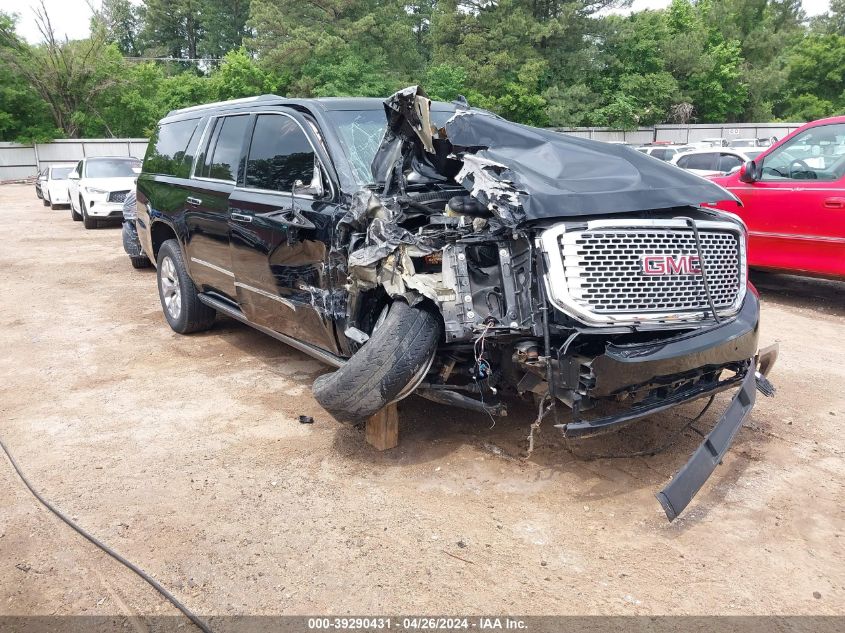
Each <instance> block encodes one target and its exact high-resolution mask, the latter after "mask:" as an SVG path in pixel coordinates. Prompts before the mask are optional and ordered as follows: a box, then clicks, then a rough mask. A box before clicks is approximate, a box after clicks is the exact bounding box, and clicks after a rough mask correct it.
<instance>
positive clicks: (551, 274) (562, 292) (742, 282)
mask: <svg viewBox="0 0 845 633" xmlns="http://www.w3.org/2000/svg"><path fill="white" fill-rule="evenodd" d="M696 225H697V226H698V228H699V230H701V229H704V230H708V229H711V230H719V231H730V232H732V233H735V234H736V235H737V238H738V242H739V253H740V263H739V292H737V296H736V300H735V301H734V303H733V305H731V306H729V307H728V308H726V309H723V310H719V311H718V313H719V316H720V317H723V318H730V317H732V316H735V315H736V314H737V313H738V312H739V309H740V308H741V307H742V304H743V302H744V301H745V295H746V292H747V287H748V254H747V248H748V247H747V237H746V230H745V227H744V226H743V225H741V224H738V223H736V222H732V221H730V220H725V221H713V220H700V221H696ZM581 226H582V227H583V225H581ZM644 228H653V229H670V230H671V229H686V230H689V229H690V227H689V224H687V222H686V220H682V219H665V220H661V219H654V220H645V219H643V220H630V219H607V220H593V221H591V222H587V228H586V229H583V228H580V227H579V228H578V229H573V231H572V232H573V233H584V232H589V231H592V230H601V229H644ZM564 233H567V230H566V225H565V224H559V225H557V226H553V227H551V228H549V229H546V230H545V231H543V233H542V234H541V235H540V237H539V238H538V240H537V243H538V247H539V248H540V249H541V250H542V251H543V253H544V254H545V256H546V258H547V261H548V263H549V266H548V270H547V271H546V274H545V275H543V283H544V284H545V287H546V296H547V297H548V298H549V301H550V302H551V304H552V305H553V306H554V307H555V308H557V309H558V310H560V311H561V312H563V313H564V314H567V315H569V316H571V317H572V318H574V319H577V320H578V321H581V322H582V323H585V324H586V325H591V326H608V325H625V326H638V325H660V326H663V327H682V326H686V327H689V326H691V325H696V324H699V325H704V324H708V323H709V322H710V321H711V320H712V315H711V313H710V311H709V310H702V311H697V312H671V311H670V312H642V313H633V314H619V315H615V314H597V313H595V312H593V311H591V310H588V309H586V308H584V307H583V306H582V305H580V304H578V303H577V302H576V301H574V300H573V299H571V295H570V293H569V284H568V283H567V281H566V271H565V268H564V263H563V254H562V253H561V249H560V242H559V238H560V236H562V235H563V234H564Z"/></svg>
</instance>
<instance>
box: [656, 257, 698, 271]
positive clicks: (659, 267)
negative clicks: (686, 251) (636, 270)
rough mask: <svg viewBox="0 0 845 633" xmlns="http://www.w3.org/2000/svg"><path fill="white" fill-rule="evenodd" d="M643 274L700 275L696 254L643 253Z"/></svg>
mask: <svg viewBox="0 0 845 633" xmlns="http://www.w3.org/2000/svg"><path fill="white" fill-rule="evenodd" d="M643 274H644V275H700V274H701V260H700V259H699V257H698V255H678V256H673V255H643Z"/></svg>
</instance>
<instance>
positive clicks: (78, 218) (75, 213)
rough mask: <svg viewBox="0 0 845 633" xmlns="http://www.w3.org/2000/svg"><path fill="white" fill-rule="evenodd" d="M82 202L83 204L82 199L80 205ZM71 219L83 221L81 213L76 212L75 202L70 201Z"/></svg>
mask: <svg viewBox="0 0 845 633" xmlns="http://www.w3.org/2000/svg"><path fill="white" fill-rule="evenodd" d="M81 204H82V202H81V201H80V205H81ZM80 208H81V207H80ZM70 219H71V220H73V221H74V222H81V221H82V216H81V215H79V214H78V213H77V212H76V210H75V209H74V208H73V202H71V203H70Z"/></svg>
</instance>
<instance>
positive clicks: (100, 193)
mask: <svg viewBox="0 0 845 633" xmlns="http://www.w3.org/2000/svg"><path fill="white" fill-rule="evenodd" d="M85 191H87V192H88V193H91V194H94V195H95V196H104V195H106V194H107V193H108V191H106V190H105V189H97V188H96V187H85Z"/></svg>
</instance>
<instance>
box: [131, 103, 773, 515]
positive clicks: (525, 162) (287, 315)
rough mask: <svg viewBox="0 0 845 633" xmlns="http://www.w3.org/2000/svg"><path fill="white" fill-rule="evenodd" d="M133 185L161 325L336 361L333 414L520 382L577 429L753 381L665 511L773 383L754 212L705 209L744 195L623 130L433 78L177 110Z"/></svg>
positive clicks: (468, 400) (625, 420)
mask: <svg viewBox="0 0 845 633" xmlns="http://www.w3.org/2000/svg"><path fill="white" fill-rule="evenodd" d="M385 113H387V116H385ZM435 129H443V130H444V135H445V136H441V134H439V133H435V132H434V130H435ZM573 166H577V168H573ZM603 174H604V175H606V176H607V177H601V176H602V175H603ZM137 197H138V203H137V219H136V224H137V228H138V234H139V238H140V241H141V244H142V246H143V249H144V251H145V252H146V253H147V254H149V256H150V258H151V259H153V260H154V261H155V263H156V267H157V278H158V289H159V295H160V299H161V305H162V310H163V312H164V317H165V319H166V320H167V323H168V324H169V325H170V327H171V328H172V329H173V330H174V331H176V332H179V333H182V334H188V333H191V332H198V331H202V330H207V329H208V328H210V327H211V326H212V324H213V323H214V319H215V315H216V314H217V313H221V314H224V315H227V316H229V317H231V318H233V319H237V320H239V321H242V322H244V323H247V324H249V325H251V326H252V327H255V328H256V329H258V330H260V331H261V332H264V333H265V334H268V335H270V336H272V337H274V338H276V339H278V340H281V341H284V342H285V343H288V344H289V345H291V346H293V347H295V348H296V349H299V350H301V351H303V352H305V353H306V354H310V355H311V356H313V357H315V358H317V359H319V360H321V361H323V362H325V363H327V364H329V365H332V366H334V367H335V368H337V370H336V371H335V372H333V373H330V374H326V375H323V376H321V377H320V378H318V379H317V380H316V381H315V383H314V385H313V392H314V395H315V397H316V399H317V401H318V402H319V403H320V404H321V405H322V406H323V407H324V408H325V409H326V410H327V411H329V412H330V413H331V414H332V415H334V416H335V417H336V418H337V419H339V420H341V421H347V422H360V421H362V420H365V419H366V418H368V417H369V416H371V415H373V414H374V413H376V412H378V411H379V410H380V409H381V408H383V407H385V406H386V405H388V404H389V403H392V402H395V401H397V400H401V399H402V398H404V397H406V396H407V395H409V394H410V393H412V392H416V393H418V394H419V395H421V396H423V397H425V398H429V399H431V400H434V401H436V402H440V403H445V404H448V405H451V406H454V407H463V408H468V409H472V410H475V411H480V412H486V413H489V414H490V415H503V414H504V413H505V412H506V409H507V400H506V399H505V396H506V395H508V396H509V397H515V396H516V395H517V394H522V395H524V396H525V397H536V399H537V400H536V402H537V406H538V408H539V412H538V424H539V422H540V421H542V420H543V419H544V417H546V414H547V413H548V412H549V411H554V413H552V414H551V415H552V417H553V420H552V422H550V423H549V424H555V425H557V428H558V429H560V430H561V431H562V432H563V433H564V435H565V436H566V437H568V438H572V439H577V438H583V437H589V436H593V435H596V434H600V433H604V432H609V431H612V430H614V429H618V428H620V427H622V426H624V425H627V424H629V423H631V422H632V421H633V420H636V419H639V418H642V417H644V416H648V415H650V414H652V413H654V412H657V411H662V410H665V409H667V408H669V407H673V406H676V405H678V404H681V403H684V402H689V401H691V400H694V399H698V398H702V397H709V396H712V395H714V394H716V393H718V392H720V391H722V390H725V389H729V388H738V393H737V395H736V396H735V398H734V400H733V402H732V404H731V405H730V406H729V408H728V410H727V412H726V413H725V414H724V415H723V416H722V417H721V419H720V421H719V422H718V423H717V425H716V427H715V429H714V430H713V432H711V434H710V435H709V436H708V439H707V441H706V446H703V447H701V448H700V449H699V450H698V451H697V452H696V453H695V454H694V455H693V457H692V458H691V460H690V463H689V464H688V465H687V466H686V467H685V468H684V469H682V470H681V471H680V472H679V473H678V474H677V475H676V476H675V478H674V479H672V481H671V482H670V483H669V484H668V485H667V486H666V488H664V490H663V491H661V492H660V493H659V495H658V498H659V499H660V502H661V503H662V505H663V508H664V510H665V512H666V515H667V516H668V517H669V518H670V520H671V519H672V518H674V517H675V516H676V515H677V514H678V513H679V512H680V511H681V510H682V509H683V508H684V507H685V506H686V505H687V503H688V502H689V501H690V499H691V498H692V496H693V495H694V494H695V493H696V492H697V491H698V489H699V488H700V486H701V485H702V484H703V482H704V481H705V480H706V479H707V477H709V475H710V473H711V472H712V471H713V470H714V468H715V466H716V465H717V464H718V463H719V460H720V459H721V457H722V456H723V455H724V453H725V452H726V451H727V449H728V447H729V445H730V442H731V438H733V436H734V434H735V432H736V430H737V429H738V428H739V426H740V425H741V424H742V421H743V419H744V418H745V416H746V415H747V414H748V412H749V411H750V409H751V407H752V406H753V403H754V399H755V385H757V384H759V385H760V387H761V388H763V389H766V390H767V391H768V390H770V385H769V384H768V382H767V381H765V378H763V374H765V372H766V371H767V370H768V367H769V366H770V365H771V362H772V361H773V359H774V351H772V350H768V351H764V352H761V353H760V354H758V352H757V337H758V320H759V303H758V299H757V296H756V294H755V293H754V292H751V291H749V287H748V285H747V275H746V266H745V227H744V226H743V225H742V222H741V221H740V220H739V219H738V218H737V217H736V216H735V215H732V214H723V213H721V212H718V211H714V210H705V209H702V208H700V206H699V204H698V201H700V200H731V199H733V197H732V196H731V195H730V194H729V193H728V192H727V191H725V190H724V189H723V188H721V187H719V186H716V185H715V184H714V183H712V182H709V181H707V180H705V179H703V178H699V177H697V176H694V175H692V174H689V173H687V172H685V171H683V170H680V169H677V168H675V167H673V166H671V165H668V164H663V163H661V162H660V161H656V160H652V159H651V158H648V157H646V156H643V155H642V154H641V153H639V152H637V151H633V150H631V149H630V148H627V147H619V146H615V145H611V144H608V143H602V142H600V141H591V140H588V139H582V138H573V137H569V136H566V135H562V134H557V133H555V132H552V131H548V130H542V129H537V128H531V127H527V126H523V125H517V124H514V123H510V122H509V121H506V120H504V119H501V118H499V117H497V116H494V115H491V114H489V113H486V112H483V111H480V110H475V109H471V108H468V107H467V106H466V105H465V104H446V103H436V102H435V103H432V102H430V101H429V100H428V99H427V98H426V96H425V94H424V93H423V92H422V90H420V89H419V88H418V87H412V88H407V89H405V90H402V91H400V92H398V93H396V94H395V95H393V96H392V97H390V98H388V99H387V100H386V101H380V100H377V99H353V98H338V99H286V98H282V97H277V96H272V95H267V96H263V97H256V98H250V99H244V100H236V101H230V102H223V103H214V104H209V105H205V106H198V107H192V108H186V109H183V110H176V111H173V112H171V113H170V114H168V115H167V117H166V118H165V119H163V120H162V121H161V122H160V123H159V125H158V127H157V130H156V132H155V134H154V135H153V138H152V139H151V141H150V144H149V148H148V151H147V155H146V158H145V159H144V167H143V171H142V174H141V176H140V177H139V178H138V187H137ZM702 261H706V262H707V267H706V270H705V268H704V267H703V266H702V265H701V263H702ZM758 366H759V368H760V373H759V374H758V373H757V368H758ZM565 408H569V409H571V411H570V412H569V413H567V414H564V413H563V411H562V410H563V409H565Z"/></svg>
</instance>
